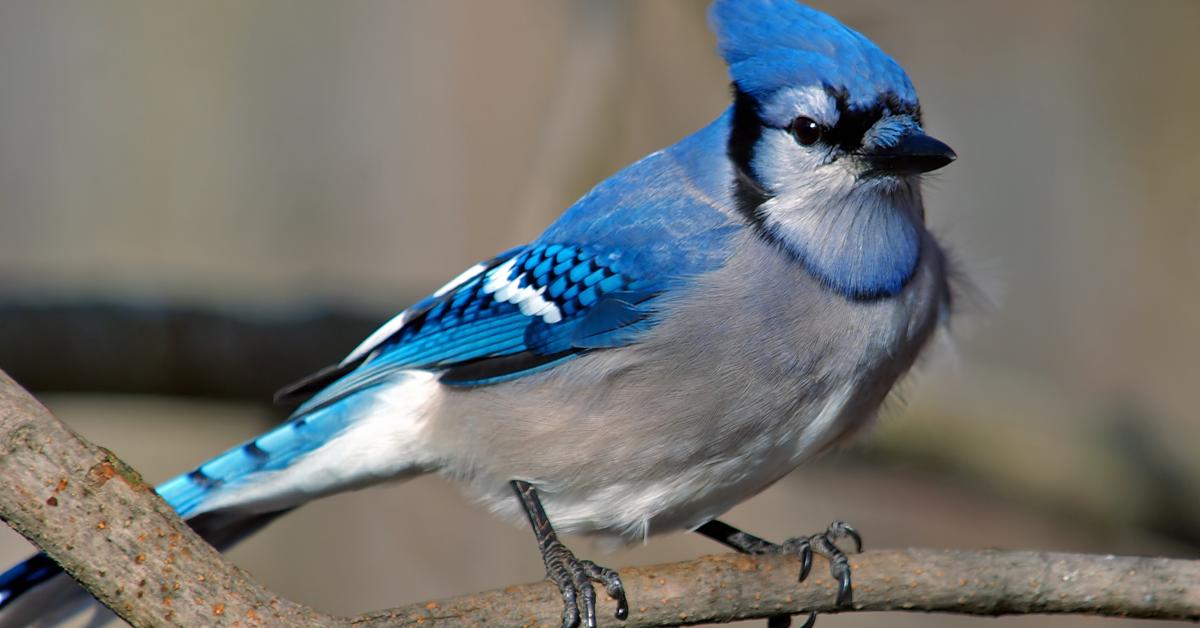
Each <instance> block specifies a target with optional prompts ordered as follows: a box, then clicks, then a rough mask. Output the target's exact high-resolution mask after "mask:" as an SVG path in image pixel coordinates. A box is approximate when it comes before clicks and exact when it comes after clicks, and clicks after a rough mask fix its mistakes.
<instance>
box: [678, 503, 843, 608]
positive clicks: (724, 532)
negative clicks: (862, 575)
mask: <svg viewBox="0 0 1200 628" xmlns="http://www.w3.org/2000/svg"><path fill="white" fill-rule="evenodd" d="M696 532H699V533H700V534H703V535H704V536H707V537H708V538H710V539H712V540H714V541H716V542H718V543H721V544H722V545H725V546H726V547H729V548H731V549H733V550H736V551H738V552H741V553H743V554H789V555H792V556H796V557H798V558H800V578H799V579H800V581H801V582H804V579H805V578H807V577H808V574H809V572H810V571H811V570H812V556H813V553H817V554H820V555H821V556H824V557H825V558H826V559H828V560H829V573H830V575H832V576H833V579H834V580H837V581H838V596H837V605H838V606H846V605H849V604H850V603H851V601H852V600H853V596H854V590H853V587H852V585H851V581H850V559H849V558H847V557H846V554H845V552H843V551H842V550H841V548H839V547H838V546H837V540H838V539H840V538H849V539H850V540H852V541H854V551H855V552H856V553H857V552H861V551H862V537H861V536H859V534H858V531H857V530H855V529H854V527H853V526H851V525H850V524H848V523H846V522H845V521H834V522H833V523H831V524H829V527H828V528H827V529H826V530H825V531H824V532H819V533H817V534H813V535H811V536H800V537H793V538H790V539H787V540H786V541H784V542H783V543H779V544H777V543H772V542H770V541H766V540H764V539H760V538H758V537H757V536H754V535H753V534H749V533H747V532H742V531H741V530H739V529H737V528H735V527H733V526H731V525H729V524H727V523H723V522H721V521H717V520H716V519H714V520H712V521H709V522H708V523H705V524H704V525H702V526H700V527H699V528H696ZM816 617H817V614H816V612H815V611H814V612H812V613H809V616H808V620H807V621H805V622H804V626H803V628H811V626H812V625H813V622H814V621H815V620H816ZM790 623H791V618H790V617H789V616H787V615H779V616H776V617H772V618H770V620H769V621H768V624H767V625H768V626H769V627H770V628H783V627H786V626H788V625H789V624H790Z"/></svg>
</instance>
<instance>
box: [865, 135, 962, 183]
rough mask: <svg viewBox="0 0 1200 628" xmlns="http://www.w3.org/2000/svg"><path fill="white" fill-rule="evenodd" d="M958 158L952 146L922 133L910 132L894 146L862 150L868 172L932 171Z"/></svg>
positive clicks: (886, 173)
mask: <svg viewBox="0 0 1200 628" xmlns="http://www.w3.org/2000/svg"><path fill="white" fill-rule="evenodd" d="M957 158H958V155H956V154H955V153H954V149H952V148H950V147H949V146H946V144H945V143H943V142H941V141H939V140H936V139H934V138H932V137H929V136H928V135H925V134H924V133H913V134H911V135H908V136H906V137H905V138H904V139H902V140H900V143H899V144H896V145H895V146H890V147H888V148H885V149H882V150H878V151H874V152H870V153H864V154H863V159H864V160H865V161H866V162H867V174H868V175H903V174H919V173H922V172H931V171H933V170H937V169H938V168H941V167H942V166H945V165H946V164H948V163H950V162H952V161H954V160H955V159H957Z"/></svg>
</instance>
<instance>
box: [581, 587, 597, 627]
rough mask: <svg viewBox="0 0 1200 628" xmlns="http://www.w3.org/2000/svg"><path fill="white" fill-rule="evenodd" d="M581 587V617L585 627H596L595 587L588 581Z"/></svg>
mask: <svg viewBox="0 0 1200 628" xmlns="http://www.w3.org/2000/svg"><path fill="white" fill-rule="evenodd" d="M580 588H582V589H583V617H584V620H585V621H586V625H587V628H596V589H595V588H593V587H592V584H591V583H590V582H585V583H584V584H583V585H582V586H581V587H580Z"/></svg>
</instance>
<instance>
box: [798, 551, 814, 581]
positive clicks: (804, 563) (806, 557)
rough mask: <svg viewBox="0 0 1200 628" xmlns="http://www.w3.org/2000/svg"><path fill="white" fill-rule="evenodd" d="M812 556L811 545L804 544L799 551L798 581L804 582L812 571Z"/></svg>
mask: <svg viewBox="0 0 1200 628" xmlns="http://www.w3.org/2000/svg"><path fill="white" fill-rule="evenodd" d="M812 557H813V551H812V545H805V546H804V550H803V551H801V552H800V582H804V580H805V579H806V578H808V574H809V573H810V572H811V571H812Z"/></svg>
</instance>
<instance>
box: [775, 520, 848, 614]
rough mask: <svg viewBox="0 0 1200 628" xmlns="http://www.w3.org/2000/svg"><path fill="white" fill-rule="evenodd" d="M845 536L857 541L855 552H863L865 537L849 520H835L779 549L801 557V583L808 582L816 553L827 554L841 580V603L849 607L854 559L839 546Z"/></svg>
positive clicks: (834, 575)
mask: <svg viewBox="0 0 1200 628" xmlns="http://www.w3.org/2000/svg"><path fill="white" fill-rule="evenodd" d="M843 538H846V539H850V540H852V541H854V553H856V554H857V553H861V552H862V536H860V535H859V534H858V530H855V529H854V526H852V525H850V524H848V523H846V522H845V521H834V522H833V523H831V524H829V527H828V528H827V529H826V530H825V531H824V532H818V533H817V534H813V535H811V536H801V537H795V538H791V539H788V540H786V541H784V542H783V543H781V544H779V545H777V546H776V547H777V548H778V550H776V552H777V553H781V554H791V555H793V556H797V557H799V558H800V578H799V580H800V582H804V579H805V578H807V577H808V574H809V572H810V571H811V570H812V556H813V554H814V553H815V554H820V555H821V556H824V557H825V558H826V559H827V560H828V561H829V575H831V576H833V579H834V580H836V581H837V583H838V594H837V605H838V606H848V605H849V604H850V603H851V602H853V600H854V587H853V584H852V583H851V578H850V559H849V558H848V557H847V556H846V553H845V552H843V551H842V549H841V548H840V547H838V545H837V541H838V539H843Z"/></svg>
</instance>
